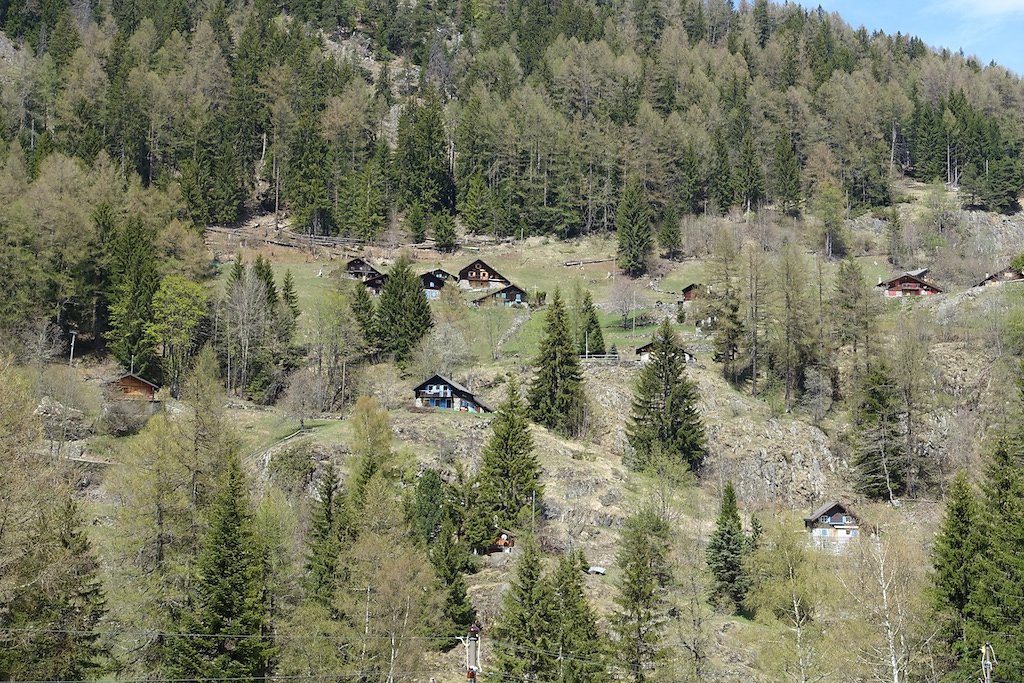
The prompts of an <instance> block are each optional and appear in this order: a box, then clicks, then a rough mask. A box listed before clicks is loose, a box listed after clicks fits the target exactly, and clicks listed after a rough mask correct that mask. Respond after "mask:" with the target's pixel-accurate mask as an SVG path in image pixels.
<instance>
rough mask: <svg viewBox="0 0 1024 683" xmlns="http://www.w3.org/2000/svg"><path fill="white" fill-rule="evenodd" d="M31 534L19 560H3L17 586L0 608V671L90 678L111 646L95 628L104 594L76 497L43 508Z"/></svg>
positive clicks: (7, 676) (27, 676)
mask: <svg viewBox="0 0 1024 683" xmlns="http://www.w3.org/2000/svg"><path fill="white" fill-rule="evenodd" d="M29 539H30V543H29V547H28V549H27V553H26V555H25V557H24V559H23V560H22V562H19V563H17V564H15V565H14V566H13V567H11V566H10V565H8V566H7V569H9V570H11V573H12V574H16V575H19V576H18V579H19V583H20V584H21V588H20V590H18V591H17V592H16V593H15V595H14V598H13V600H11V601H10V602H6V603H5V604H3V609H2V612H0V678H2V679H3V680H54V681H79V680H90V679H94V678H95V677H96V676H97V675H98V674H99V671H100V667H101V666H102V664H103V661H104V659H105V658H106V657H107V654H108V653H107V649H106V647H105V644H104V642H103V640H102V638H101V636H100V633H99V632H98V628H97V627H98V626H99V623H100V621H101V620H102V619H103V617H104V615H105V614H106V611H107V608H106V598H105V596H104V593H103V589H102V585H101V583H100V579H99V576H98V574H99V562H98V561H97V559H96V556H95V553H94V552H93V550H92V546H91V544H90V543H89V540H88V538H87V537H86V536H85V533H84V532H83V531H82V522H81V519H80V516H79V514H78V507H77V505H76V504H75V502H74V499H73V498H71V496H70V495H69V496H66V497H65V498H64V500H63V501H62V502H61V503H60V504H58V505H57V506H56V508H55V509H54V510H52V511H47V512H46V514H44V515H41V517H40V519H39V522H38V527H37V528H36V529H35V530H34V532H33V533H31V535H30V537H29ZM5 629H10V631H7V632H5Z"/></svg>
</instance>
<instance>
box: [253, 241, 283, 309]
mask: <svg viewBox="0 0 1024 683" xmlns="http://www.w3.org/2000/svg"><path fill="white" fill-rule="evenodd" d="M252 274H253V275H254V276H256V277H257V278H258V279H259V281H260V282H262V283H263V290H264V292H265V293H266V295H267V310H268V311H274V310H276V309H277V301H278V299H277V285H276V284H274V269H273V268H272V267H271V265H270V261H268V260H267V259H265V258H263V254H260V255H258V256H257V257H256V260H255V261H253V262H252Z"/></svg>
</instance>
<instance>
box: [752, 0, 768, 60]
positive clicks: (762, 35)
mask: <svg viewBox="0 0 1024 683" xmlns="http://www.w3.org/2000/svg"><path fill="white" fill-rule="evenodd" d="M754 33H755V34H756V35H757V46H758V47H760V48H764V46H765V45H767V44H768V39H769V38H770V37H771V35H772V20H771V17H770V16H769V14H768V0H754Z"/></svg>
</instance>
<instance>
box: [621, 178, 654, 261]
mask: <svg viewBox="0 0 1024 683" xmlns="http://www.w3.org/2000/svg"><path fill="white" fill-rule="evenodd" d="M615 232H616V235H617V241H618V251H617V254H618V264H619V268H621V269H622V270H623V272H625V273H626V274H627V275H629V276H630V277H638V276H640V275H643V274H644V273H646V272H647V261H648V259H649V258H650V256H651V247H652V244H651V241H652V240H651V210H650V207H649V206H648V202H647V196H646V194H645V192H644V188H643V186H641V185H640V181H639V180H638V179H637V178H636V177H635V176H631V177H630V178H629V180H627V181H626V185H625V187H624V188H623V190H622V197H621V198H620V199H619V205H618V207H617V208H616V210H615Z"/></svg>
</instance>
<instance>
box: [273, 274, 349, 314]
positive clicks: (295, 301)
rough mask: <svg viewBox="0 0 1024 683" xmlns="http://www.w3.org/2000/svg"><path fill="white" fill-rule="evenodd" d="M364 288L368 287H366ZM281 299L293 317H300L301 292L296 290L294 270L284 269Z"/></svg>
mask: <svg viewBox="0 0 1024 683" xmlns="http://www.w3.org/2000/svg"><path fill="white" fill-rule="evenodd" d="M363 289H366V288H365V287H364V288H363ZM281 301H283V302H284V305H285V306H287V307H288V311H289V312H290V313H291V316H292V319H295V318H298V317H299V313H301V311H300V310H299V294H298V292H297V291H296V290H295V278H293V277H292V271H291V270H290V269H289V270H286V271H284V280H283V281H282V282H281Z"/></svg>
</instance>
